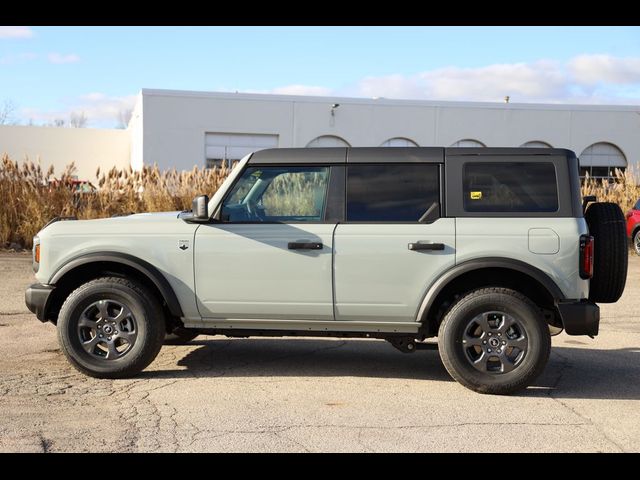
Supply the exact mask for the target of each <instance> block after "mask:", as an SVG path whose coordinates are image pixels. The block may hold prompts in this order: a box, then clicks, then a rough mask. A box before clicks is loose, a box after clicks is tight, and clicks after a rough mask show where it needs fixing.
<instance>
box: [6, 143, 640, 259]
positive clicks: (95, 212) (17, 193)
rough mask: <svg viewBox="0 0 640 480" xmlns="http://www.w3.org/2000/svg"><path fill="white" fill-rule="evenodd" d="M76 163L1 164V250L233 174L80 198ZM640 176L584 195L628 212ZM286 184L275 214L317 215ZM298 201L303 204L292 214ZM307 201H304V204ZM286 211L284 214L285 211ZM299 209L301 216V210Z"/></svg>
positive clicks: (121, 187) (146, 175)
mask: <svg viewBox="0 0 640 480" xmlns="http://www.w3.org/2000/svg"><path fill="white" fill-rule="evenodd" d="M75 171H76V168H75V165H74V164H73V163H71V164H70V165H68V166H67V167H66V168H65V169H64V171H63V172H62V173H61V174H60V175H55V172H54V169H53V167H49V168H48V169H46V170H45V169H43V168H42V167H41V165H40V164H39V163H34V162H33V161H31V160H26V161H25V162H23V163H22V164H18V162H15V161H12V160H10V159H9V157H8V156H7V155H3V156H2V159H1V161H0V248H2V247H3V246H4V247H6V246H8V245H9V244H10V243H17V244H19V245H21V246H23V247H25V248H31V243H32V237H33V236H34V235H35V234H36V233H37V232H38V230H40V229H41V228H42V226H43V225H44V224H45V223H46V222H48V221H49V220H50V219H51V218H53V217H55V216H58V215H64V216H70V215H75V216H77V217H78V218H80V219H88V218H100V217H109V216H111V215H117V214H127V213H132V212H160V211H172V210H184V209H188V208H190V205H191V200H192V199H193V197H195V196H196V195H201V194H208V195H213V193H214V192H215V191H216V190H217V189H218V188H219V187H220V185H221V184H222V182H223V181H224V179H225V178H226V177H227V175H228V174H229V171H230V169H228V168H227V167H226V166H223V167H221V168H215V169H205V168H198V167H194V168H193V169H192V170H190V171H180V172H179V171H176V170H175V169H172V170H164V171H161V170H160V169H159V168H158V167H157V166H156V165H153V166H145V167H144V168H143V169H142V170H140V171H134V170H132V169H131V167H129V168H126V169H121V170H118V169H116V168H112V169H111V170H108V171H106V172H101V171H100V169H99V168H98V170H97V171H96V175H95V180H92V183H93V185H95V186H96V187H97V191H95V192H93V193H76V192H74V189H73V188H71V187H70V186H69V185H70V181H71V180H72V178H73V176H74V174H75ZM638 174H639V172H635V171H633V169H628V170H627V171H626V172H624V173H623V172H621V171H620V170H616V172H615V178H614V180H613V182H611V183H610V182H608V181H607V180H596V179H593V178H589V177H587V178H586V179H585V180H584V182H583V183H582V195H583V196H584V195H596V196H597V197H598V200H599V201H604V202H614V203H617V204H618V205H620V207H621V208H622V210H623V211H625V212H626V211H627V210H629V209H630V208H631V207H632V206H633V205H634V203H635V202H636V201H637V200H638V199H639V198H640V185H639V184H638V181H637V180H636V179H637V178H640V177H639V176H638ZM299 177H300V178H298V177H295V178H294V177H293V176H292V177H291V178H288V179H286V180H285V179H281V180H282V181H280V182H276V184H274V188H275V189H276V190H274V192H275V191H278V192H279V191H280V190H286V191H287V192H289V193H293V192H303V193H304V194H303V195H293V194H292V195H276V196H275V197H278V198H275V197H274V198H271V197H269V196H268V195H267V196H266V198H265V207H266V208H268V209H270V210H271V212H270V214H271V215H277V214H278V212H279V211H280V210H282V209H284V210H286V211H287V212H291V211H296V214H299V215H313V214H315V213H314V212H315V210H316V208H315V205H314V200H315V199H314V196H313V192H314V191H315V189H316V187H317V186H318V182H319V179H318V178H316V177H317V175H316V176H310V177H309V178H307V177H304V176H300V175H299ZM294 197H295V198H297V199H298V200H296V201H297V202H298V203H299V205H297V206H296V208H295V209H293V210H292V208H293V207H292V206H291V205H290V204H291V202H292V201H294ZM300 198H302V200H300ZM284 210H283V211H284ZM298 210H299V211H298Z"/></svg>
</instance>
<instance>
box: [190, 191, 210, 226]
mask: <svg viewBox="0 0 640 480" xmlns="http://www.w3.org/2000/svg"><path fill="white" fill-rule="evenodd" d="M208 205H209V196H208V195H198V196H197V197H196V198H194V199H193V202H191V212H192V213H191V215H192V218H193V219H194V220H203V221H204V220H209V212H208V210H207V207H208Z"/></svg>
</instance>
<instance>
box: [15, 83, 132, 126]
mask: <svg viewBox="0 0 640 480" xmlns="http://www.w3.org/2000/svg"><path fill="white" fill-rule="evenodd" d="M136 97H137V96H136V95H126V96H122V97H112V96H108V95H105V94H104V93H99V92H93V93H88V94H85V95H80V96H79V97H77V98H74V99H69V100H67V101H66V102H65V103H66V104H67V106H66V107H65V108H62V109H59V110H37V109H33V108H23V109H22V110H21V112H20V116H21V117H22V118H23V119H24V120H25V121H28V120H33V121H34V123H36V124H39V123H45V124H46V123H50V122H53V121H54V120H55V119H63V120H65V121H66V122H68V120H69V116H70V115H71V113H84V114H85V115H86V116H87V119H88V126H90V127H103V128H104V127H107V128H109V127H115V126H116V125H117V123H118V115H119V113H120V112H121V111H123V110H126V109H132V108H133V106H134V104H135V101H136Z"/></svg>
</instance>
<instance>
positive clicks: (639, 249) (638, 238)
mask: <svg viewBox="0 0 640 480" xmlns="http://www.w3.org/2000/svg"><path fill="white" fill-rule="evenodd" d="M633 249H634V250H635V251H636V255H640V230H638V231H637V232H636V233H635V235H633Z"/></svg>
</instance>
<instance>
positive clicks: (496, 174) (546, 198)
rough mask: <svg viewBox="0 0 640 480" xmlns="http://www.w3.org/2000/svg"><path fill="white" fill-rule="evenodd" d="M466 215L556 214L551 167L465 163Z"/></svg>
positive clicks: (510, 163) (556, 206) (516, 163)
mask: <svg viewBox="0 0 640 480" xmlns="http://www.w3.org/2000/svg"><path fill="white" fill-rule="evenodd" d="M463 182H464V188H463V195H464V209H465V210H466V211H467V212H556V211H557V210H558V189H557V186H556V185H557V182H556V170H555V167H554V166H553V163H549V162H545V163H542V162H540V163H529V162H527V163H525V162H500V163H497V162H496V163H475V162H474V163H467V164H466V165H465V166H464V171H463Z"/></svg>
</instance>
